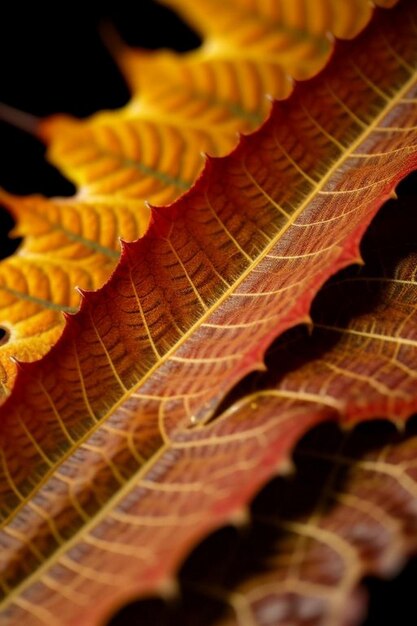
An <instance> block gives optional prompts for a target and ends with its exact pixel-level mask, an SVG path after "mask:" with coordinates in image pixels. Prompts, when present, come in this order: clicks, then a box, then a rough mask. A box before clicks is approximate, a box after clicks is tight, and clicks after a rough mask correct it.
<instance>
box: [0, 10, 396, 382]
mask: <svg viewBox="0 0 417 626" xmlns="http://www.w3.org/2000/svg"><path fill="white" fill-rule="evenodd" d="M342 4H343V6H342V7H341V6H340V2H339V3H338V5H339V6H338V10H337V11H336V10H335V7H336V4H335V2H334V0H333V1H332V2H329V0H320V2H318V0H309V1H308V2H307V5H306V8H307V11H306V12H305V13H304V12H303V10H302V9H301V7H298V6H297V7H295V10H294V7H293V3H292V0H280V1H279V2H277V3H275V5H276V10H277V11H278V12H279V15H278V14H277V15H276V16H275V17H274V16H271V15H269V14H268V13H267V12H266V13H265V7H263V5H262V3H254V4H253V6H252V5H249V4H247V3H246V2H243V1H242V0H239V1H238V2H234V3H233V4H232V5H226V4H224V3H221V4H220V5H219V6H217V7H216V12H217V16H218V28H219V29H220V31H219V32H218V36H217V35H216V39H215V40H214V39H213V36H214V35H215V32H214V31H215V30H216V29H214V31H213V29H211V31H210V33H211V34H210V33H207V37H208V38H207V40H206V41H205V43H204V44H203V45H202V47H201V48H200V49H199V50H197V51H194V52H191V53H189V54H185V55H184V54H183V55H180V54H176V53H174V52H170V51H160V52H156V53H151V52H149V51H146V52H140V51H132V50H130V49H127V48H126V47H125V46H120V44H118V45H117V51H116V55H117V56H118V58H119V60H120V65H121V66H122V69H123V71H124V73H125V75H126V77H127V80H128V81H129V83H130V85H131V88H132V100H131V102H130V103H129V104H128V105H127V107H125V108H123V109H122V110H119V111H114V112H104V113H99V114H98V115H95V116H93V117H92V118H90V119H89V120H86V121H78V120H75V119H70V118H66V117H63V116H57V117H53V118H51V119H49V120H45V121H44V122H43V123H42V124H41V126H40V130H39V132H40V134H41V135H42V136H43V137H44V138H45V139H47V142H48V143H50V158H51V160H52V161H53V162H54V163H55V164H56V165H58V167H59V168H60V169H61V170H62V171H63V172H64V173H65V174H66V175H67V176H68V177H69V178H70V179H71V180H73V181H74V182H75V183H76V185H77V194H76V195H75V197H74V198H73V199H71V200H68V201H65V202H63V201H62V199H56V200H53V201H52V202H51V206H50V207H48V206H47V202H48V201H46V200H44V201H43V203H42V200H41V199H39V198H34V199H32V200H30V199H27V200H19V199H18V198H14V199H13V201H11V198H10V196H9V197H6V196H0V200H1V199H3V201H4V202H5V203H6V204H8V205H10V204H12V205H13V206H12V208H13V207H15V208H14V212H15V213H17V214H18V215H19V214H20V213H21V212H22V210H26V212H27V209H28V207H30V205H31V206H32V208H31V211H33V212H34V213H35V214H36V219H35V221H38V216H39V209H40V207H41V206H42V207H43V208H42V210H43V211H44V212H45V214H46V213H47V214H48V215H51V214H53V215H55V214H56V207H57V206H58V205H59V206H61V207H62V206H64V207H65V206H66V207H67V209H68V210H67V212H68V213H74V212H75V211H79V210H81V209H82V212H83V214H84V216H83V218H82V224H81V225H80V224H79V223H78V221H75V222H74V220H73V219H71V218H70V217H69V218H68V220H67V229H66V232H65V235H67V238H69V239H70V241H74V239H77V238H78V242H79V243H81V242H80V240H79V236H80V235H81V236H82V237H83V241H82V243H83V244H85V246H81V247H80V248H79V249H78V250H75V249H74V256H73V257H72V259H73V261H74V262H75V261H76V260H77V259H78V264H77V263H71V264H70V265H68V264H67V263H61V260H62V259H61V256H60V254H59V250H57V249H56V248H55V245H54V242H53V241H52V240H46V239H45V238H44V237H43V236H42V240H41V243H40V244H39V246H38V249H39V247H41V248H42V251H41V252H42V255H43V253H44V252H49V251H48V246H49V243H50V244H51V250H50V251H55V254H54V258H52V255H50V254H48V255H47V256H44V255H43V256H42V257H37V258H34V257H33V255H32V254H31V255H28V254H26V253H25V252H24V251H23V250H21V251H20V253H19V254H18V255H17V257H16V258H15V259H14V260H13V261H7V262H5V264H3V267H2V266H1V265H0V272H1V274H2V283H3V290H1V291H0V325H1V326H2V327H3V329H7V330H8V332H9V333H10V336H9V340H8V342H7V346H1V347H0V382H1V385H0V389H1V388H3V393H4V394H6V393H7V391H8V390H9V389H10V388H11V387H12V385H13V382H14V379H15V371H16V366H15V363H14V362H13V361H11V360H10V356H13V357H16V358H17V359H18V360H20V361H34V360H36V359H38V358H39V357H40V356H42V355H43V354H45V353H46V352H47V351H48V350H49V348H50V347H51V345H53V344H54V343H55V342H56V340H57V338H58V337H59V335H60V333H61V332H62V328H63V325H64V321H63V318H62V315H60V314H59V310H61V311H66V310H68V309H72V308H74V307H77V305H78V303H79V295H78V293H77V292H75V291H74V287H76V286H79V287H81V288H88V289H95V288H97V287H98V286H100V285H102V284H103V283H104V281H105V279H106V278H108V276H109V274H110V272H111V270H112V269H113V268H114V266H115V263H116V260H117V259H116V257H115V255H114V252H117V251H118V247H117V244H116V237H117V235H118V236H121V237H122V238H125V239H126V240H133V239H136V238H137V237H138V236H139V235H142V234H143V233H144V231H145V229H146V226H147V224H148V218H149V209H148V208H147V206H145V204H144V202H145V201H151V202H153V203H157V204H165V203H168V202H171V201H172V200H174V199H175V198H176V197H178V195H180V194H181V193H183V192H184V191H185V190H186V189H188V188H189V187H190V186H191V185H192V183H193V182H194V180H195V178H196V176H197V174H198V173H199V172H200V170H201V169H202V167H203V162H204V159H203V158H202V154H201V153H202V152H207V153H210V154H212V155H217V156H219V155H223V154H226V153H228V152H229V151H230V150H231V149H232V147H233V146H235V145H236V143H237V132H238V131H240V132H241V131H248V130H251V129H253V128H255V127H256V126H259V124H260V123H261V122H262V120H264V119H265V117H266V115H267V112H268V111H269V110H270V106H271V105H270V102H269V100H268V99H267V98H266V94H269V95H270V96H272V97H277V98H282V97H285V96H288V95H289V93H290V91H291V89H292V82H291V80H289V77H290V75H291V76H292V75H293V76H295V77H307V76H311V75H313V74H314V73H317V72H318V71H319V69H321V68H322V67H323V65H324V64H325V62H326V60H327V59H328V57H329V54H330V52H331V50H332V49H333V36H332V35H331V34H330V33H333V34H334V35H336V36H338V37H342V38H349V37H353V36H354V35H356V34H357V32H358V31H359V30H360V29H361V28H363V27H364V26H365V24H366V23H367V22H368V20H369V18H370V16H371V14H372V11H373V9H372V6H371V4H370V3H369V2H368V0H356V1H355V2H353V3H352V2H345V3H342ZM381 4H384V3H381ZM388 4H393V2H390V3H388ZM177 8H178V9H181V8H183V9H184V8H186V5H182V4H179V5H178V7H177ZM188 8H189V7H188ZM318 9H320V11H318ZM186 13H187V11H186ZM195 13H196V14H198V16H199V19H200V20H201V19H202V20H204V21H207V24H208V23H209V22H210V20H211V21H212V13H213V7H211V8H210V6H209V3H208V4H207V5H206V4H204V3H202V4H201V6H200V5H196V6H195V7H194V9H193V14H195ZM271 18H272V19H271ZM231 19H233V20H234V23H235V25H236V24H238V25H239V27H238V28H236V27H235V26H234V28H233V29H229V34H228V36H225V31H224V27H225V24H227V23H230V20H231ZM216 32H217V31H216ZM219 37H220V39H219ZM71 204H72V205H73V207H72V209H71V208H70V207H71ZM18 205H22V206H23V207H24V208H23V209H22V210H21V211H20V213H19V211H18V210H17V209H16V207H17V206H18ZM128 211H131V216H130V219H131V220H134V221H135V222H136V224H135V227H134V228H131V227H126V224H125V223H123V219H122V218H121V217H120V216H121V215H123V214H126V212H128ZM109 212H113V216H112V218H111V219H112V220H113V221H114V222H115V223H114V224H111V225H110V228H109V223H108V222H109ZM60 227H61V224H60V223H59V221H58V223H53V224H51V235H52V236H53V237H59V238H61V239H62V236H63V233H62V229H61V228H60ZM98 227H99V228H100V231H101V232H100V231H99V230H97V229H98ZM114 227H117V228H119V230H116V231H114ZM37 228H38V226H37V225H36V224H34V223H33V220H30V219H27V220H25V233H26V234H29V233H32V236H33V237H35V236H37V235H35V233H38V230H37ZM103 239H104V240H106V246H107V244H109V246H110V248H111V250H112V254H111V262H109V259H107V258H106V259H105V260H104V265H103V263H102V259H103V254H102V253H103V250H102V249H97V246H95V245H94V244H98V246H101V245H102V240H103ZM109 240H110V241H109ZM63 245H66V243H65V241H64V242H63ZM44 246H45V247H44ZM85 247H87V248H88V249H89V262H88V264H89V268H88V270H87V272H85V271H83V270H82V269H81V264H82V263H83V262H84V260H85V254H86V249H85ZM91 252H97V254H96V256H95V258H94V259H93V258H92V257H91ZM77 255H78V256H77ZM23 256H24V261H23V260H22V257H23ZM40 264H42V269H41V270H40ZM58 264H59V271H58V270H57V269H56V268H57V266H58ZM93 264H96V267H97V268H98V270H97V271H96V270H94V271H92V269H91V266H92V265H93ZM87 274H88V275H87ZM27 276H28V277H29V278H28V279H26V277H27ZM15 280H16V281H17V282H18V283H19V285H18V287H19V289H16V290H14V292H13V293H11V292H10V283H13V282H14V281H15ZM59 283H62V285H65V287H63V288H60V287H59ZM25 312H26V316H27V321H26V320H25Z"/></svg>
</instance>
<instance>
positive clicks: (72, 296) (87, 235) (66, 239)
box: [0, 191, 146, 394]
mask: <svg viewBox="0 0 417 626" xmlns="http://www.w3.org/2000/svg"><path fill="white" fill-rule="evenodd" d="M0 200H2V201H3V202H4V203H5V204H7V205H8V206H9V208H10V209H11V211H12V213H13V214H14V217H15V219H16V220H17V221H18V228H15V229H14V232H13V234H14V235H16V236H21V237H24V240H23V244H22V245H21V246H20V247H19V249H18V251H17V253H16V254H14V255H13V256H12V257H10V258H8V259H6V260H4V261H2V262H1V263H0V307H1V308H0V315H1V319H2V326H3V327H4V328H7V329H10V339H9V341H8V342H7V343H5V344H4V345H3V346H2V347H1V358H0V385H2V386H3V393H4V394H7V393H8V390H9V388H10V387H11V386H12V384H13V381H14V378H15V375H16V363H15V362H14V361H13V360H11V358H15V357H18V358H19V359H20V360H22V361H30V360H35V359H39V358H40V357H41V356H43V355H44V354H45V352H47V351H48V349H49V348H50V346H51V345H52V344H54V343H55V342H56V340H57V339H58V338H59V336H60V335H61V332H62V326H63V321H64V318H63V316H62V312H64V311H65V312H75V311H76V310H77V308H78V304H79V293H78V291H76V290H75V289H74V285H77V286H78V287H80V288H82V289H97V288H98V287H101V286H102V285H103V283H104V282H105V281H106V280H107V279H108V277H109V275H110V274H111V272H112V270H113V268H114V265H115V264H116V262H117V260H118V258H119V254H120V253H119V245H120V244H119V238H120V236H122V237H125V238H126V239H130V240H133V239H137V237H138V236H139V234H140V233H141V232H143V229H144V226H145V223H144V222H145V221H146V220H145V214H144V211H143V210H140V211H138V210H137V209H138V203H136V202H128V201H120V202H116V201H109V199H106V198H103V199H102V200H101V201H97V200H96V201H92V200H91V199H90V200H83V201H82V200H77V199H76V198H74V199H65V198H57V199H55V200H47V199H46V198H43V197H41V196H32V197H28V198H18V197H15V196H11V195H10V194H6V193H5V192H1V191H0ZM6 382H7V385H6Z"/></svg>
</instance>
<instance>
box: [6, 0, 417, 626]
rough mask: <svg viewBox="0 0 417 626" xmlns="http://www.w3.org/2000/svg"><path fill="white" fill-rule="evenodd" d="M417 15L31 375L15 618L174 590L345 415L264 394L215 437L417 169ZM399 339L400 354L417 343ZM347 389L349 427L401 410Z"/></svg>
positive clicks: (12, 486) (390, 33)
mask: <svg viewBox="0 0 417 626" xmlns="http://www.w3.org/2000/svg"><path fill="white" fill-rule="evenodd" d="M415 10H416V9H415V6H413V3H405V4H404V5H403V6H402V7H401V8H400V9H399V10H398V11H395V12H394V11H393V12H392V13H391V14H390V15H389V18H388V19H387V18H385V20H384V18H383V17H380V19H379V20H378V21H376V22H375V24H374V26H373V28H371V29H370V30H369V31H368V32H367V33H366V34H365V35H364V36H363V37H361V38H360V39H358V40H357V41H356V42H354V43H353V44H349V45H345V46H342V47H341V48H340V50H339V52H338V54H337V55H336V57H335V58H334V60H333V62H332V64H331V65H330V66H329V68H328V69H327V70H326V71H324V72H323V73H322V74H321V75H320V76H319V77H317V79H313V81H311V82H310V83H309V85H308V86H299V87H297V89H296V90H295V92H294V94H293V95H292V97H291V98H290V99H289V100H288V101H286V102H282V103H277V104H276V105H275V107H274V110H273V113H272V115H271V118H270V120H269V121H268V122H267V123H266V124H265V126H264V127H263V128H262V129H261V130H260V131H258V132H257V133H255V134H254V135H253V136H251V137H248V138H245V139H244V140H243V141H242V142H241V144H240V145H239V147H238V148H237V149H236V150H235V151H234V152H233V154H232V155H231V156H230V157H227V158H224V159H218V160H213V159H211V160H209V161H208V164H207V166H206V170H205V173H204V174H203V176H202V177H201V178H200V179H199V181H198V182H197V184H196V185H195V187H194V188H193V189H192V190H191V191H190V192H189V193H188V194H186V195H185V196H184V197H183V198H182V199H180V200H179V201H177V202H176V203H174V204H172V205H171V206H170V207H168V208H165V209H164V208H159V209H156V210H154V211H153V219H152V223H151V226H150V228H149V230H148V231H147V234H146V235H145V237H144V238H142V239H141V240H139V241H138V242H136V243H133V244H128V245H125V246H124V254H123V257H122V260H121V263H120V264H119V265H118V267H117V269H116V271H115V273H114V274H113V276H112V278H111V279H110V281H109V282H108V283H107V285H106V286H105V287H104V288H103V289H101V290H99V291H98V292H95V293H90V294H86V296H85V298H84V300H83V304H82V307H81V311H80V313H79V314H77V315H76V316H73V317H70V318H69V321H68V324H67V326H66V330H65V332H64V334H63V336H62V338H61V340H60V341H59V342H58V344H57V346H56V347H55V348H54V349H52V351H51V352H50V353H49V355H47V356H46V357H44V358H43V359H42V360H41V361H40V362H38V363H34V364H28V365H25V366H23V367H22V369H21V371H20V373H19V375H18V379H17V382H16V386H15V390H14V392H13V394H12V396H11V398H10V399H9V400H8V401H7V402H6V403H5V405H3V410H2V415H1V427H2V431H1V437H2V440H1V444H2V445H1V450H2V460H3V466H2V470H3V480H2V483H1V486H2V505H3V511H2V512H3V516H4V529H3V531H2V540H3V542H4V550H5V554H6V557H5V564H4V569H3V588H4V591H5V592H8V593H7V596H6V597H5V599H4V604H3V607H4V608H3V615H4V618H5V619H9V620H11V621H13V620H14V621H18V622H19V623H21V624H25V623H27V624H31V626H32V624H37V623H41V624H42V623H45V622H49V623H54V621H55V622H56V620H57V619H58V620H59V623H60V624H63V623H64V624H65V623H67V624H71V623H77V624H91V623H95V622H96V621H97V620H98V619H101V618H103V617H104V616H105V615H107V614H108V612H109V611H110V610H112V609H113V608H114V606H115V603H120V602H122V601H123V600H126V599H128V598H130V597H132V595H133V594H145V593H150V592H151V591H152V592H154V591H155V590H158V589H159V590H163V589H165V590H167V589H169V585H170V584H172V576H173V573H174V572H175V570H176V568H177V567H178V565H179V563H180V562H181V561H182V560H183V558H184V556H185V555H186V554H187V553H188V552H189V550H190V548H191V546H192V545H194V544H195V543H196V541H197V540H198V539H199V538H201V537H202V536H203V535H205V534H207V532H208V531H210V530H212V529H213V528H216V527H218V526H219V525H221V524H222V523H224V522H225V521H227V520H228V519H230V518H233V516H235V515H236V512H239V511H240V510H241V509H242V506H244V505H246V503H247V502H248V501H249V500H250V498H251V497H252V496H253V494H254V493H256V491H257V490H258V489H259V486H260V485H261V484H262V483H264V482H265V481H266V480H267V479H268V478H269V477H270V476H271V474H272V473H274V472H276V471H278V469H279V468H282V464H283V462H284V461H285V460H286V459H287V458H288V455H289V454H290V450H291V448H292V446H293V444H294V443H295V442H296V441H297V439H298V438H299V437H300V436H301V435H302V434H303V433H304V432H305V431H306V430H307V429H308V428H309V427H310V426H311V425H313V424H315V423H317V422H320V421H323V420H325V419H341V417H342V416H344V412H343V407H342V406H341V405H340V402H338V404H336V405H335V403H334V402H330V403H327V404H325V405H324V403H323V402H320V398H317V403H312V402H310V400H311V398H308V399H307V398H305V396H304V393H303V388H301V389H300V388H298V389H297V390H294V391H291V393H290V392H288V393H287V394H285V393H281V395H284V396H285V398H286V400H288V402H287V403H285V402H284V404H285V405H286V406H288V413H286V417H285V419H283V420H282V422H281V421H280V420H278V421H277V420H276V415H277V412H276V407H275V406H273V407H272V413H269V415H268V414H267V412H268V407H270V406H271V404H270V403H269V399H270V398H269V396H270V394H267V396H266V398H265V402H263V401H262V400H263V399H262V397H261V398H257V400H261V401H259V402H256V401H255V404H254V405H252V406H251V402H249V403H248V402H245V403H244V405H243V406H242V407H241V408H240V409H239V410H235V409H233V410H231V411H226V412H225V413H224V414H223V415H222V416H220V417H219V418H217V419H215V420H214V421H212V423H211V424H210V423H208V424H206V422H207V420H208V419H209V418H210V417H212V415H213V412H214V411H215V409H216V407H217V406H218V403H219V402H220V401H221V399H222V398H223V397H224V394H225V393H226V392H227V391H228V390H229V389H230V387H231V386H232V385H233V384H234V383H235V382H237V381H238V380H240V379H241V378H242V377H243V376H244V375H245V374H248V373H250V372H252V371H254V370H256V369H259V368H260V367H263V364H262V359H263V355H264V351H265V349H266V348H267V347H268V345H269V344H270V342H271V341H272V339H273V338H275V337H276V336H277V335H278V334H280V333H281V332H283V331H284V330H286V329H288V328H290V327H291V326H294V325H295V324H297V323H300V322H303V321H305V320H306V319H307V318H308V313H309V308H310V303H311V300H312V298H313V297H314V295H315V293H316V291H317V290H318V288H319V287H320V286H321V285H322V283H323V282H324V281H325V280H326V279H327V278H328V277H329V276H330V275H331V274H333V273H335V272H336V271H337V270H339V269H341V268H343V267H345V266H346V265H348V264H351V263H352V262H354V261H355V260H358V259H359V251H358V245H359V241H360V239H361V237H362V234H363V232H364V230H365V228H366V227H367V225H368V223H369V222H370V220H371V218H372V217H373V216H374V215H375V213H376V212H377V210H378V208H379V207H380V205H381V204H382V202H383V201H384V200H385V199H386V198H387V197H389V196H390V195H391V194H392V189H393V187H394V186H395V184H396V183H397V182H398V180H399V179H400V178H401V177H402V176H403V175H404V174H405V173H407V172H408V171H410V170H411V169H412V168H413V167H415V162H416V155H415V142H416V135H415V131H414V130H413V126H415V115H416V111H415V106H414V103H415V91H416V78H415V74H414V69H413V68H414V67H415V66H416V63H415V56H416V54H417V50H416V38H415V31H414V26H413V17H414V15H415ZM394 25H395V27H394ZM399 33H401V37H399V36H398V34H399ZM346 58H348V59H349V64H346ZM347 85H348V87H347ZM401 293H403V292H401ZM398 295H399V294H397V296H398ZM400 312H401V311H400ZM408 313H409V310H407V314H408ZM375 314H379V313H378V311H376V313H375ZM405 322H406V320H403V319H402V318H400V319H399V321H398V327H395V329H393V328H392V327H390V328H389V330H388V333H387V334H388V336H390V335H389V333H391V338H392V333H393V332H394V330H395V332H396V333H397V335H398V337H402V335H401V333H402V332H403V330H404V332H407V333H409V332H411V331H410V330H409V327H408V326H407V324H406V323H405ZM382 323H383V320H381V324H382ZM388 343H390V344H396V343H398V340H397V339H394V341H389V342H388ZM407 354H408V353H407ZM409 358H410V359H411V361H412V358H413V351H412V350H411V349H410V356H409ZM365 361H366V359H365ZM369 363H370V364H371V365H372V362H371V360H369ZM410 367H411V366H410ZM412 371H413V370H412ZM373 373H374V370H372V371H371V374H372V376H373ZM329 379H330V380H333V377H332V376H330V375H329ZM348 379H349V376H348V375H347V376H346V381H345V384H346V391H343V393H345V394H348V393H350V394H353V397H352V396H349V400H350V402H351V405H352V407H353V408H352V409H351V414H350V415H348V417H349V419H350V420H351V421H354V419H359V418H361V419H363V418H365V417H368V418H370V417H372V416H375V407H376V406H377V405H376V404H375V402H376V400H375V399H377V400H378V401H379V405H378V406H379V407H381V409H382V408H384V409H385V408H386V407H388V406H389V405H390V394H388V393H387V394H386V396H383V394H380V395H376V396H375V397H374V398H373V399H372V403H371V405H370V406H368V413H364V411H363V407H362V405H361V404H359V403H358V402H357V399H355V394H356V392H355V387H354V385H352V384H351V383H350V381H349V380H348ZM303 384H304V383H303ZM398 385H399V386H402V389H403V394H402V395H403V397H402V398H400V399H399V401H398V404H399V406H400V407H402V410H403V415H404V417H405V416H406V415H407V414H409V413H411V412H412V411H413V410H414V402H415V400H414V395H411V394H410V387H409V385H410V380H409V379H408V378H407V377H406V376H403V377H402V378H401V380H400V381H399V382H398ZM342 386H343V384H342ZM336 387H337V385H336ZM338 391H339V392H340V393H342V389H341V388H340V384H339V389H338ZM375 392H376V390H375ZM346 397H347V396H346ZM306 401H307V405H308V406H309V411H308V412H307V411H306ZM343 402H344V405H345V406H348V405H349V402H348V400H346V399H345V400H344V401H343ZM355 402H356V411H355V409H354V406H355ZM283 408H284V407H283V404H281V409H283ZM386 413H387V414H389V411H388V408H387V410H386ZM192 424H195V425H197V427H195V428H190V426H191V425H192ZM173 536H175V542H173V540H172V537H173ZM13 587H14V590H13V591H12V588H13ZM98 599H99V601H98ZM63 616H65V618H64V617H63ZM64 619H65V620H66V621H63V620H64Z"/></svg>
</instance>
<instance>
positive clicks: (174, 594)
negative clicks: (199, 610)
mask: <svg viewBox="0 0 417 626" xmlns="http://www.w3.org/2000/svg"><path fill="white" fill-rule="evenodd" d="M155 593H156V595H158V596H159V597H160V598H162V599H163V600H165V601H166V602H169V601H172V600H177V599H179V597H180V585H179V582H178V580H177V578H174V577H173V576H169V577H167V578H164V579H163V580H161V581H160V582H159V583H158V584H157V586H156V589H155Z"/></svg>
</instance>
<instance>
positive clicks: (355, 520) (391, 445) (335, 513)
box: [111, 423, 417, 626]
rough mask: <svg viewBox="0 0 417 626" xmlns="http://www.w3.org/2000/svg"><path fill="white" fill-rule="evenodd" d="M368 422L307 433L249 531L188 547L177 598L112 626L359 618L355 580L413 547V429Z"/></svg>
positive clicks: (339, 623) (386, 570)
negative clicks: (293, 467) (402, 432)
mask: <svg viewBox="0 0 417 626" xmlns="http://www.w3.org/2000/svg"><path fill="white" fill-rule="evenodd" d="M375 426H376V428H372V429H369V430H368V431H366V430H364V429H359V430H358V431H355V432H354V433H350V435H348V436H346V434H345V435H344V436H343V437H341V435H340V433H337V434H336V433H335V432H333V431H331V430H329V429H322V430H317V431H315V432H314V433H311V435H310V436H308V437H307V438H306V439H305V441H303V443H302V445H301V446H300V447H299V448H298V450H297V454H296V461H297V473H296V475H295V476H294V477H292V479H291V478H285V479H284V478H277V479H275V480H274V481H273V482H271V483H269V484H268V485H267V486H266V487H265V488H264V490H263V491H262V492H261V494H260V495H259V496H258V497H257V498H256V500H255V502H254V504H253V505H252V509H251V526H250V528H249V529H246V532H242V531H241V532H240V534H238V533H236V530H234V532H233V530H232V529H230V528H229V529H226V530H223V531H222V532H221V533H218V534H217V535H214V536H212V537H210V538H209V539H208V540H206V542H205V543H204V544H203V545H201V546H200V547H199V548H198V549H197V551H196V552H195V553H194V554H193V555H192V556H191V558H190V560H189V561H188V562H187V563H186V565H185V567H184V569H183V572H182V574H181V579H180V580H181V591H182V594H181V601H180V603H179V604H177V605H173V606H171V607H170V610H169V608H168V607H164V606H163V604H162V603H160V604H156V603H154V604H151V605H150V606H149V604H146V603H137V604H136V605H133V606H131V607H127V609H125V612H124V615H123V614H122V613H121V614H120V616H118V617H117V618H116V619H115V620H114V624H113V622H111V624H112V626H116V625H117V626H119V624H123V625H124V626H132V625H133V624H135V623H140V624H143V626H148V625H149V626H150V625H151V624H154V623H157V624H161V625H162V624H163V625H164V626H165V625H168V624H169V626H177V624H178V625H180V624H181V626H192V625H193V624H200V625H201V626H246V625H247V624H251V626H261V625H262V626H284V625H285V626H286V625H287V624H291V625H292V626H298V625H300V626H301V625H303V626H304V625H306V624H308V626H355V625H359V624H361V623H363V619H364V617H365V615H366V604H367V598H366V594H365V593H364V590H363V589H362V588H360V587H359V583H360V582H361V580H362V578H363V577H364V576H379V577H381V576H383V577H385V578H391V577H392V576H394V575H396V574H397V573H398V570H399V569H400V568H401V567H402V566H403V563H404V559H405V558H407V557H408V556H409V555H411V554H414V553H415V552H416V550H417V541H416V530H417V514H416V510H417V473H416V449H417V437H416V436H415V434H414V436H408V437H402V436H399V435H398V433H397V434H393V432H392V430H391V431H389V432H387V431H384V429H382V433H381V424H380V423H379V424H377V425H375ZM413 430H414V433H415V428H414V429H413ZM381 435H382V436H381ZM400 614H401V615H405V614H404V613H403V612H400ZM122 618H123V621H121V620H122ZM129 618H130V619H129ZM155 618H156V619H155ZM135 620H136V621H135Z"/></svg>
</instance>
